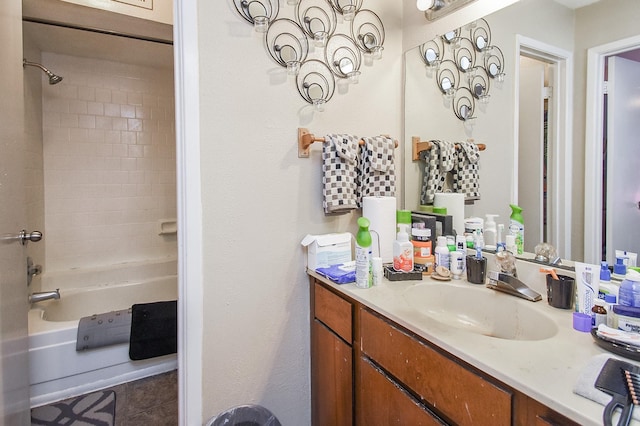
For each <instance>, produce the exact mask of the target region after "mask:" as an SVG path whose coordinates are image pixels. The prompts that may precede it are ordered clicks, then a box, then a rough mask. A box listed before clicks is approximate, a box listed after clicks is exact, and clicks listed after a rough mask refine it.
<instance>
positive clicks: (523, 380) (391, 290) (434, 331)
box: [309, 264, 640, 425]
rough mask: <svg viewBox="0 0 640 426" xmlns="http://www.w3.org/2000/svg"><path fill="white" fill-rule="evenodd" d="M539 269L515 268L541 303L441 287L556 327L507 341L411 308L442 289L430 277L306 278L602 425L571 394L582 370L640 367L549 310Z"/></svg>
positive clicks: (597, 411)
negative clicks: (357, 281)
mask: <svg viewBox="0 0 640 426" xmlns="http://www.w3.org/2000/svg"><path fill="white" fill-rule="evenodd" d="M538 267H539V266H538V265H533V264H529V265H526V264H523V265H520V264H519V266H518V273H519V276H520V277H521V278H522V279H523V281H524V282H525V283H527V284H528V285H529V286H530V287H532V288H533V289H535V290H536V291H538V292H539V293H541V294H542V296H543V298H542V301H539V302H529V301H527V300H524V299H520V298H517V297H514V296H511V295H507V294H504V293H499V292H497V291H495V290H491V289H488V288H486V287H484V286H483V285H475V284H470V283H467V282H466V281H464V280H460V281H449V282H445V283H444V284H446V285H450V286H457V287H460V288H462V289H463V290H464V289H468V290H469V291H470V292H489V293H490V294H488V295H483V299H486V297H489V298H492V302H494V301H495V306H499V305H500V303H505V304H507V303H513V302H515V303H522V304H528V305H530V306H526V308H527V309H528V308H530V307H531V308H533V309H535V310H536V311H537V313H539V314H541V315H543V316H545V317H547V318H549V319H551V320H552V321H553V322H554V323H555V324H556V325H557V332H555V334H553V335H552V336H551V337H549V338H546V339H542V340H509V339H502V338H496V337H491V336H486V335H481V334H477V333H473V332H469V331H467V330H463V329H461V328H458V327H452V326H449V325H445V324H443V323H441V322H439V321H437V320H435V319H433V318H432V317H430V316H428V315H422V314H420V312H419V311H418V310H416V309H415V301H414V302H413V303H409V301H408V300H407V296H406V295H405V293H406V292H407V291H408V289H410V288H411V287H414V286H429V285H442V284H443V283H442V282H440V281H436V280H433V279H431V278H429V277H425V278H424V280H422V281H394V282H392V281H388V280H386V279H385V280H383V282H382V284H381V285H379V286H375V287H372V288H369V289H360V288H357V287H355V285H354V284H340V285H338V284H335V283H332V282H331V281H329V280H327V279H325V278H323V277H322V276H320V275H319V274H317V273H315V272H314V271H309V274H310V275H311V276H313V277H315V278H318V279H319V280H322V281H323V282H325V283H328V284H329V285H331V286H332V287H333V288H335V289H337V290H338V291H339V292H341V293H344V294H345V295H347V296H349V297H351V298H353V299H355V300H357V301H358V302H360V303H362V304H363V305H365V306H367V307H369V308H371V309H373V310H375V311H377V312H379V313H381V314H383V315H385V316H386V317H388V318H389V319H391V320H393V321H395V322H396V323H398V324H399V325H401V326H403V327H405V328H407V329H408V330H410V331H411V332H413V333H415V334H417V335H419V336H421V337H423V338H425V339H427V340H429V341H430V342H432V343H434V344H435V345H437V346H439V347H441V348H442V349H444V350H446V351H448V352H449V353H451V354H452V355H454V356H456V357H458V358H460V359H461V360H463V361H465V362H467V363H469V364H471V365H473V366H474V367H476V368H478V369H480V370H482V371H484V372H486V373H487V374H489V375H491V376H493V377H495V378H496V379H498V380H500V381H502V382H503V383H505V384H507V385H509V386H511V387H513V388H514V389H517V390H519V391H521V392H523V393H525V394H526V395H528V396H530V397H532V398H534V399H536V400H538V401H539V402H541V403H543V404H545V405H547V406H548V407H550V408H552V409H553V410H555V411H557V412H559V413H561V414H563V415H565V416H566V417H569V418H570V419H572V420H574V421H576V422H578V423H580V424H583V425H601V424H602V412H603V408H604V407H603V406H602V405H600V404H598V403H596V402H593V401H591V400H589V399H587V398H585V397H582V396H580V395H577V394H575V393H574V392H573V388H574V385H575V383H576V381H577V380H578V377H579V376H580V374H581V373H582V371H583V369H584V368H585V366H587V364H588V363H589V361H591V360H592V359H593V357H596V356H598V355H601V354H608V355H610V356H611V357H612V358H619V359H622V360H624V361H627V362H631V363H634V364H638V365H640V364H639V363H636V362H634V361H631V360H629V359H626V358H621V357H618V356H616V355H614V354H612V353H609V352H607V351H605V350H604V349H601V348H600V347H599V346H597V345H596V344H595V342H594V340H593V338H592V336H591V334H590V333H584V332H579V331H576V330H574V329H573V326H572V311H571V310H562V309H556V308H553V307H551V306H549V305H548V303H547V302H546V291H544V277H543V275H542V274H540V273H539V272H538ZM521 272H522V273H521ZM563 273H564V272H563ZM523 277H527V279H528V281H527V280H525V279H524V278H523ZM485 296H486V297H485ZM411 305H413V307H412V306H411ZM596 376H597V373H595V375H594V377H596ZM636 411H637V413H634V414H635V415H640V410H636ZM616 418H617V416H616V417H614V424H615V420H616ZM631 424H635V425H640V421H637V420H634V421H632V423H631Z"/></svg>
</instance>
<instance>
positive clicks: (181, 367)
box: [173, 0, 204, 426]
mask: <svg viewBox="0 0 640 426" xmlns="http://www.w3.org/2000/svg"><path fill="white" fill-rule="evenodd" d="M173 14H174V15H173V16H174V24H173V39H174V75H175V77H174V78H175V83H174V85H175V99H176V101H175V114H176V117H175V120H176V174H177V212H178V383H179V386H178V404H179V422H180V423H179V424H180V425H185V426H186V425H199V424H203V409H202V408H203V405H202V388H203V382H202V366H203V362H202V346H203V312H204V306H203V277H202V200H201V182H200V108H199V107H200V99H199V93H200V89H199V85H200V80H199V78H200V77H199V66H200V64H199V55H198V49H199V45H198V7H197V2H194V1H190V0H175V1H174V5H173Z"/></svg>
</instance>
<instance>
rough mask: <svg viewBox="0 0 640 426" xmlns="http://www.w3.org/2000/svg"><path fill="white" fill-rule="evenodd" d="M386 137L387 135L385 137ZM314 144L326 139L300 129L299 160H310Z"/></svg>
mask: <svg viewBox="0 0 640 426" xmlns="http://www.w3.org/2000/svg"><path fill="white" fill-rule="evenodd" d="M384 136H386V135H384ZM314 142H322V143H324V142H326V141H325V138H317V137H315V136H314V135H313V134H312V133H309V130H308V129H305V128H304V127H299V128H298V157H299V158H308V157H309V147H311V144H312V143H314ZM394 142H395V145H396V148H397V147H398V141H397V140H394ZM359 143H360V145H364V140H363V139H360V141H359Z"/></svg>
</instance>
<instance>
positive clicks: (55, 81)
mask: <svg viewBox="0 0 640 426" xmlns="http://www.w3.org/2000/svg"><path fill="white" fill-rule="evenodd" d="M22 66H23V67H26V66H31V67H37V68H40V69H41V70H42V71H44V73H45V74H47V77H49V84H58V83H60V82H61V81H62V77H60V76H59V75H56V74H54V73H52V72H51V71H49V70H48V69H46V68H45V67H44V66H42V65H40V64H39V63H37V62H29V61H27V60H26V59H24V58H23V59H22Z"/></svg>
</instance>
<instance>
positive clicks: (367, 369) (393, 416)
mask: <svg viewBox="0 0 640 426" xmlns="http://www.w3.org/2000/svg"><path fill="white" fill-rule="evenodd" d="M357 376H358V378H357V381H356V389H357V390H356V425H357V426H375V425H380V426H387V425H399V426H402V425H407V426H408V425H410V426H441V425H444V424H445V423H443V422H442V421H440V419H438V418H437V417H436V416H435V415H434V414H432V413H430V412H429V411H427V409H426V408H425V407H424V406H423V405H422V404H420V403H419V402H418V401H416V400H415V399H414V398H413V397H412V396H411V395H409V394H408V393H407V392H406V391H404V390H403V389H401V388H400V387H399V386H398V385H397V384H396V383H395V382H393V381H392V380H391V379H390V378H389V377H388V376H387V375H385V374H384V372H382V371H381V370H380V369H378V368H376V367H375V366H374V365H373V364H371V362H370V361H369V360H368V359H366V358H364V357H362V358H360V359H359V360H358V374H357Z"/></svg>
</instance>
